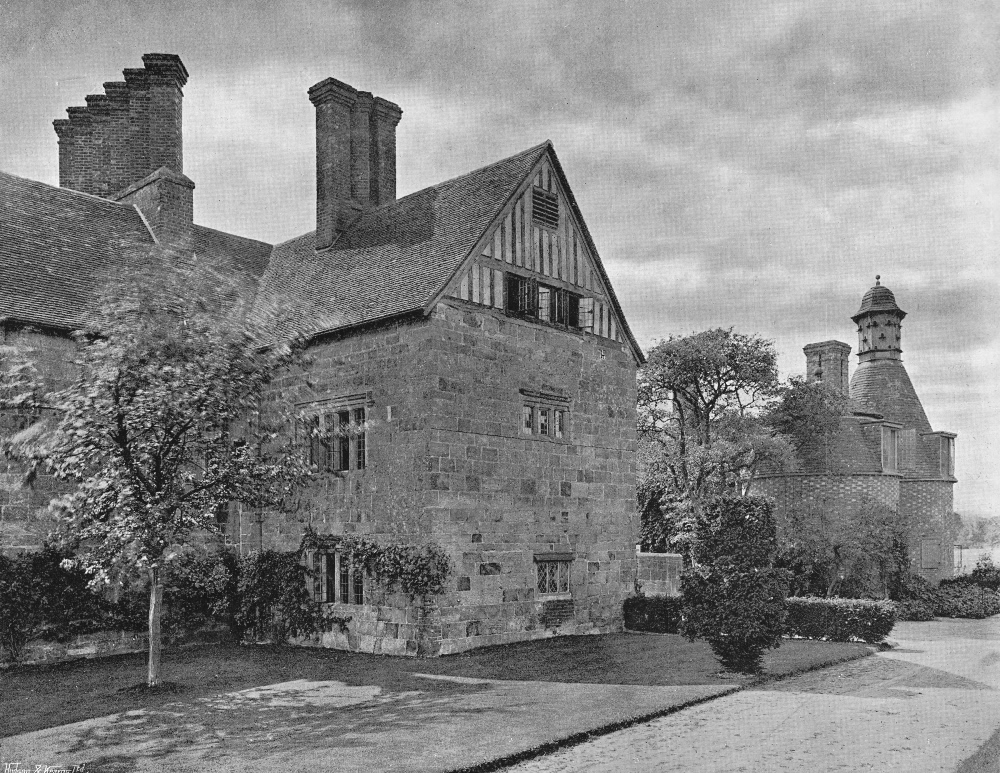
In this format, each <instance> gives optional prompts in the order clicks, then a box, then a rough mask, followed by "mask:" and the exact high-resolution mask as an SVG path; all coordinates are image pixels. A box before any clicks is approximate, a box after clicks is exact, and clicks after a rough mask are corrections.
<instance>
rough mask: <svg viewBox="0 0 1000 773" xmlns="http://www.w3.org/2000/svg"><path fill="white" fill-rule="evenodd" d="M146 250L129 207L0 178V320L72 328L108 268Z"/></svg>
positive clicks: (142, 228)
mask: <svg viewBox="0 0 1000 773" xmlns="http://www.w3.org/2000/svg"><path fill="white" fill-rule="evenodd" d="M152 243H153V239H152V237H151V236H150V234H149V230H148V229H147V228H146V225H145V223H143V221H142V218H141V217H140V216H139V213H138V212H136V211H135V209H133V208H132V207H128V206H123V205H121V204H115V203H114V202H111V201H107V200H105V199H101V198H98V197H97V196H90V195H87V194H85V193H77V192H75V191H70V190H66V189H63V188H55V187H53V186H51V185H45V184H44V183H39V182H34V181H32V180H25V179H23V178H21V177H15V176H14V175H10V174H5V173H3V172H0V317H7V316H10V317H15V318H17V319H19V320H21V321H25V322H33V323H37V324H42V325H54V326H57V327H69V328H74V327H79V326H81V325H82V324H83V323H84V322H85V321H86V317H87V313H88V311H89V310H90V309H91V308H92V304H93V301H94V299H95V297H96V296H97V295H98V293H99V288H100V287H101V284H102V282H103V281H105V279H106V277H107V275H108V274H107V271H108V269H109V268H110V267H112V266H121V265H122V262H123V260H126V259H127V257H126V255H127V254H128V253H129V252H130V251H131V250H132V249H141V248H144V247H148V246H149V245H151V244H152Z"/></svg>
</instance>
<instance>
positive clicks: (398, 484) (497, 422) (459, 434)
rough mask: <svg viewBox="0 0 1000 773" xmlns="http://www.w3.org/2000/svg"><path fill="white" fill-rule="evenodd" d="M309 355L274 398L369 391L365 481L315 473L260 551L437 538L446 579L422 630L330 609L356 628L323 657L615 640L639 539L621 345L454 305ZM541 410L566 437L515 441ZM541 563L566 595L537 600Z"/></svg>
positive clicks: (388, 618)
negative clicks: (560, 414) (547, 561)
mask: <svg viewBox="0 0 1000 773" xmlns="http://www.w3.org/2000/svg"><path fill="white" fill-rule="evenodd" d="M312 355H313V357H312V360H313V362H312V365H311V366H310V367H309V369H308V372H307V373H303V374H300V375H299V376H298V377H293V378H290V379H288V380H287V381H286V382H285V383H282V384H281V385H280V388H281V389H283V390H286V392H287V393H288V394H291V395H294V397H295V399H296V400H297V401H298V402H299V403H301V404H302V405H303V406H304V407H305V408H306V409H307V410H308V408H309V406H310V405H311V404H316V403H321V402H322V401H324V400H327V401H330V402H329V403H328V404H330V405H335V404H336V402H337V399H338V398H339V397H343V396H347V395H358V394H364V396H365V400H366V405H367V411H368V417H369V426H368V434H367V450H368V462H367V467H366V468H365V469H364V470H351V471H349V472H337V473H327V474H325V475H323V476H321V479H320V480H319V481H318V482H317V483H316V484H315V485H314V486H312V487H311V489H310V490H309V491H308V492H302V494H301V495H300V496H299V497H298V499H297V500H296V502H295V505H294V508H292V510H293V511H292V512H287V513H281V514H278V513H269V514H267V515H266V516H265V518H264V523H263V524H262V527H261V530H260V532H259V533H258V535H257V537H256V538H257V539H258V540H260V539H262V544H264V546H265V547H268V546H270V547H278V548H282V549H290V548H293V547H297V546H298V545H299V544H300V541H301V539H302V535H303V533H304V530H305V528H306V526H307V525H309V526H311V527H312V528H313V529H315V530H316V531H317V532H318V533H319V534H329V535H344V534H364V535H370V536H372V537H375V538H377V539H379V540H381V541H393V540H398V541H403V542H411V543H421V542H436V543H438V544H440V545H441V546H442V547H444V548H445V549H446V550H447V551H448V553H449V554H450V555H451V557H452V560H453V562H454V567H455V576H454V577H452V578H451V580H450V581H449V590H448V592H447V593H445V594H444V595H443V596H441V597H438V598H436V599H434V605H433V608H432V609H430V610H426V611H425V613H424V614H423V616H422V618H421V619H420V620H418V619H417V618H416V617H415V616H414V615H415V613H414V612H413V610H412V608H411V605H410V604H409V602H408V600H407V599H402V598H398V597H393V598H389V599H382V600H381V601H380V603H379V604H378V605H371V606H370V607H369V606H366V607H363V608H361V607H357V606H354V605H347V606H342V605H339V604H338V605H334V610H335V613H336V614H338V615H341V616H346V615H348V614H350V615H351V616H352V621H351V623H350V624H349V626H348V632H347V633H343V634H341V633H339V632H335V633H333V634H330V635H328V636H327V637H326V640H325V641H324V644H326V645H327V646H338V647H349V648H351V649H360V650H364V651H381V652H387V651H393V652H397V651H401V652H416V651H418V650H419V651H421V652H428V653H429V654H430V653H436V652H441V653H447V652H457V651H461V650H465V649H468V648H470V647H475V646H482V645H488V644H499V643H506V642H511V641H518V640H521V639H527V638H537V637H541V636H547V635H552V634H553V633H587V632H597V631H612V630H620V628H621V624H622V620H621V604H622V601H623V599H624V598H625V596H626V595H628V593H629V592H631V591H632V589H633V585H634V579H635V554H634V550H635V547H634V546H635V542H636V534H637V524H636V517H635V504H634V503H635V435H634V433H635V361H634V359H633V358H632V357H631V355H630V354H628V353H627V352H626V351H625V350H624V349H623V348H622V347H621V345H620V344H616V343H614V342H612V341H609V340H607V339H603V338H599V337H596V336H592V335H589V334H582V333H571V332H568V331H565V330H562V329H558V328H556V327H554V326H545V325H540V324H537V323H532V322H528V321H523V320H518V319H512V318H508V317H506V316H505V315H504V314H503V313H501V312H497V311H492V310H489V309H484V308H483V307H481V306H474V305H472V304H466V303H463V302H462V301H457V300H456V301H448V302H446V303H441V304H439V305H438V307H436V309H435V311H434V312H433V314H432V315H431V316H430V317H429V318H427V319H411V320H408V321H404V322H398V323H395V324H393V325H388V326H385V327H382V328H378V329H372V330H369V331H367V332H362V333H358V334H355V335H352V336H350V337H347V338H343V339H340V340H330V341H328V342H324V343H320V344H317V345H316V346H314V347H313V348H312ZM539 395H541V397H539ZM546 395H548V396H549V397H545V396H546ZM553 396H555V397H558V398H559V399H560V400H561V402H559V403H558V404H559V405H561V406H564V407H565V410H566V411H567V412H568V422H567V424H568V426H567V432H566V436H565V437H564V438H562V439H557V438H554V437H541V436H538V435H537V434H535V435H525V434H524V433H523V432H522V429H521V416H522V408H523V406H524V405H525V403H526V402H531V401H532V400H540V401H541V402H542V403H544V402H545V401H546V400H549V401H550V402H551V401H552V400H553V399H555V397H553ZM248 523H249V524H250V525H251V526H252V519H250V518H246V517H244V518H243V524H244V528H243V534H242V537H243V541H244V543H248V544H252V543H253V540H254V538H255V534H254V530H253V528H249V529H248V528H247V524H248ZM260 535H262V537H261V536H260ZM546 553H549V554H571V555H572V564H571V569H570V587H571V593H570V594H569V595H568V597H565V598H563V597H558V598H548V597H541V598H540V597H539V594H538V593H537V586H536V576H535V571H536V569H535V561H536V558H537V557H540V556H544V554H546ZM394 639H401V640H403V639H405V641H404V642H403V643H402V644H400V643H397V642H395V641H392V640H394ZM407 642H409V643H407Z"/></svg>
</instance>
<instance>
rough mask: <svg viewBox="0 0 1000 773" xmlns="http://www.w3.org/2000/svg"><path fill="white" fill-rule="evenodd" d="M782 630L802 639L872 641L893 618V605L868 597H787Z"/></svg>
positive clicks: (889, 626)
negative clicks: (786, 615) (783, 628)
mask: <svg viewBox="0 0 1000 773" xmlns="http://www.w3.org/2000/svg"><path fill="white" fill-rule="evenodd" d="M787 608H788V617H787V619H786V621H785V633H786V634H788V635H789V636H801V637H803V638H806V639H829V640H830V641H851V640H852V639H860V640H861V641H866V642H870V643H872V644H875V643H877V642H880V641H882V640H884V639H885V637H886V636H888V635H889V632H890V631H892V627H893V625H894V624H895V622H896V605H895V604H894V603H893V602H891V601H873V600H870V599H825V598H815V597H808V596H806V597H795V598H790V599H787Z"/></svg>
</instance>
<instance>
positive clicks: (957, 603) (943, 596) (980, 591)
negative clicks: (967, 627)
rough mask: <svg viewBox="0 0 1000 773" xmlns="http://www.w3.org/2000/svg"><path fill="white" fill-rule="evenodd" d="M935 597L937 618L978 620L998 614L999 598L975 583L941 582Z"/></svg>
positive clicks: (999, 611)
mask: <svg viewBox="0 0 1000 773" xmlns="http://www.w3.org/2000/svg"><path fill="white" fill-rule="evenodd" d="M955 579H956V580H958V579H959V578H955ZM935 596H936V604H935V608H934V613H935V615H936V616H937V617H964V618H972V619H977V620H978V619H982V618H984V617H992V616H993V615H996V614H1000V596H998V595H997V593H996V591H993V590H991V589H989V588H984V587H982V586H981V585H978V584H975V583H970V582H961V581H959V582H955V581H952V582H948V581H947V580H942V581H941V584H940V585H938V587H937V590H936V591H935Z"/></svg>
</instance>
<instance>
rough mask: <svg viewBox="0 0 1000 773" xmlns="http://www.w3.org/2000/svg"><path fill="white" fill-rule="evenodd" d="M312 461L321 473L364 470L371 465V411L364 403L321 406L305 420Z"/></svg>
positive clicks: (306, 440) (310, 460)
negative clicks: (369, 458)
mask: <svg viewBox="0 0 1000 773" xmlns="http://www.w3.org/2000/svg"><path fill="white" fill-rule="evenodd" d="M302 424H303V428H304V431H305V443H306V447H307V449H308V452H309V463H310V464H313V465H315V466H316V467H317V469H319V471H320V472H343V471H346V470H363V469H365V467H366V466H367V464H368V414H367V409H366V408H365V406H364V405H350V406H344V407H338V408H325V409H318V410H316V412H311V413H309V414H307V415H306V416H305V417H304V418H303V421H302Z"/></svg>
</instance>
